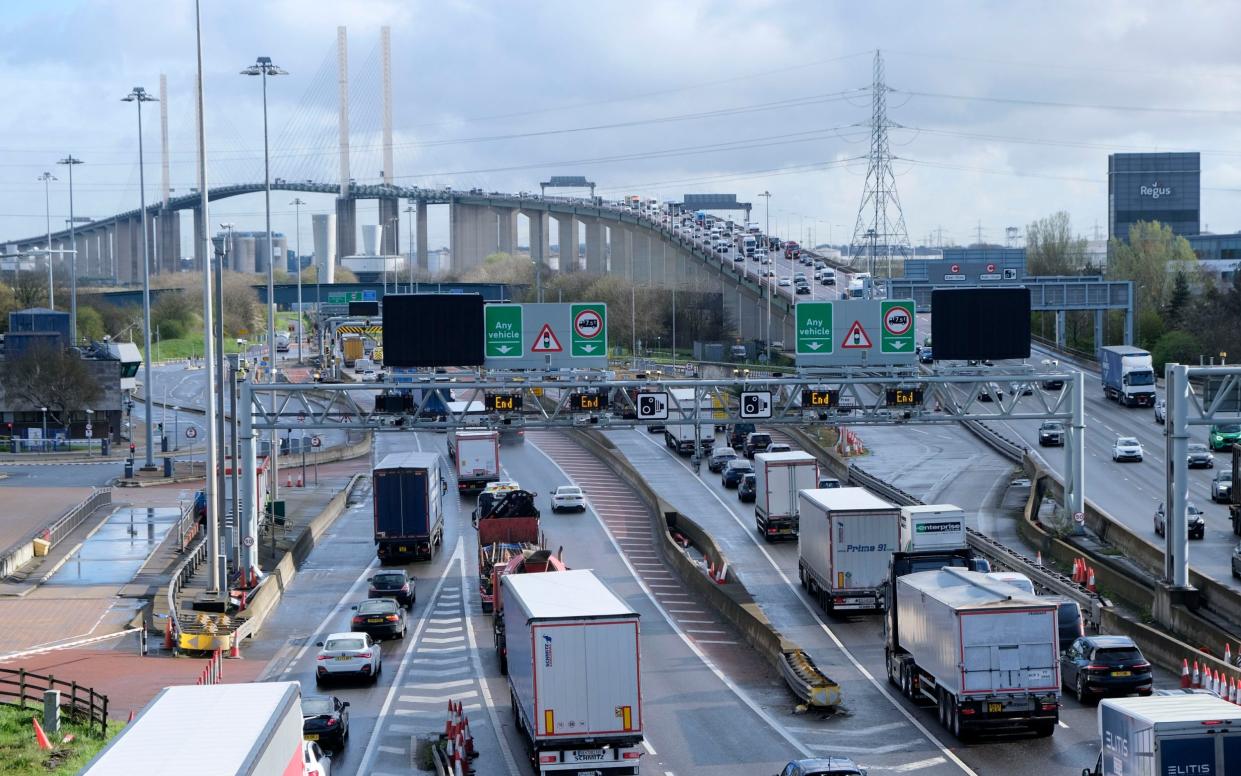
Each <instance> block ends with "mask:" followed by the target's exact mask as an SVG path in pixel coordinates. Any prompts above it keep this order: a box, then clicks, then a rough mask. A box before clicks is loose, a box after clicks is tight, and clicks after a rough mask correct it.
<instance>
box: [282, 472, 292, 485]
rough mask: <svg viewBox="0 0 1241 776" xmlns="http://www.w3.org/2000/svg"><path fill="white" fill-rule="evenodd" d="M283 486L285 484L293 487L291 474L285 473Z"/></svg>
mask: <svg viewBox="0 0 1241 776" xmlns="http://www.w3.org/2000/svg"><path fill="white" fill-rule="evenodd" d="M284 486H285V487H286V488H291V487H293V475H292V474H286V475H285V477H284Z"/></svg>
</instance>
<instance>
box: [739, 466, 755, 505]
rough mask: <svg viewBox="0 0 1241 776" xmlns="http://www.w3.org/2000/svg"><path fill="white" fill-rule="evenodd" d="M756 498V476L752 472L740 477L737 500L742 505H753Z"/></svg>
mask: <svg viewBox="0 0 1241 776" xmlns="http://www.w3.org/2000/svg"><path fill="white" fill-rule="evenodd" d="M757 496H758V476H757V475H755V474H754V472H749V473H748V474H743V475H741V482H740V483H739V484H738V485H737V500H738V501H740V502H741V503H743V504H753V503H754V499H755V498H756V497H757Z"/></svg>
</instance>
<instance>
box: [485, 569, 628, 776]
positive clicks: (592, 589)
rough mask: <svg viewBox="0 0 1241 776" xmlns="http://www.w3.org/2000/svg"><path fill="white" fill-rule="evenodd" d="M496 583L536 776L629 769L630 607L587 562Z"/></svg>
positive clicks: (616, 774) (513, 685)
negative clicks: (584, 566) (585, 566)
mask: <svg viewBox="0 0 1241 776" xmlns="http://www.w3.org/2000/svg"><path fill="white" fill-rule="evenodd" d="M500 584H501V586H502V588H503V590H502V595H503V599H504V608H503V610H502V616H503V618H504V629H503V633H504V640H505V644H504V647H505V650H506V653H507V659H508V683H509V690H510V692H511V695H512V703H513V713H514V715H515V716H516V718H517V727H518V729H519V730H520V731H521V734H522V735H523V736H524V737H525V738H526V741H527V742H528V744H529V748H530V751H531V757H532V760H533V762H534V763H535V764H536V766H537V768H538V773H539V774H540V776H541V775H542V774H556V776H562V775H564V774H595V775H596V776H631V775H632V776H636V774H637V773H638V760H639V758H641V756H642V752H643V751H644V750H643V748H642V689H641V678H640V673H639V662H640V657H639V653H640V641H639V632H638V614H637V613H636V612H635V611H633V608H632V607H630V606H629V605H627V604H626V603H625V602H624V601H622V600H621V599H620V598H619V597H617V596H616V594H615V593H613V592H612V591H611V590H609V589H608V588H607V586H606V585H604V584H603V583H602V582H601V581H599V578H598V577H596V576H595V573H594V572H593V571H590V570H588V569H581V570H571V571H561V572H559V573H556V574H505V575H504V576H502V577H500Z"/></svg>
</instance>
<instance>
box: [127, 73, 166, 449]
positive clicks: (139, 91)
mask: <svg viewBox="0 0 1241 776" xmlns="http://www.w3.org/2000/svg"><path fill="white" fill-rule="evenodd" d="M121 100H122V101H123V102H136V103H138V202H139V207H140V208H141V210H142V323H143V327H142V338H143V346H144V349H143V351H142V352H143V358H142V364H143V370H142V374H143V387H144V389H145V393H146V443H147V449H146V463H145V464H143V466H142V468H143V470H144V471H153V470H154V469H155V458H154V454H155V449H154V448H155V436H154V432H153V431H152V429H151V415H152V412H151V408H152V404H151V386H152V385H153V383H152V382H151V260H150V258H149V254H148V252H147V251H148V250H149V248H148V246H147V200H146V169H145V165H144V164H143V156H142V103H144V102H159V100H158V99H157V98H155V97H152V96H151V95H149V94H147V91H146V89H143V88H142V87H141V86H135V87H134V88H133V91H131V92H130V93H129V94H127V95H125V96H124V97H122V98H121ZM130 434H131V435H132V434H133V430H132V429H131V430H130Z"/></svg>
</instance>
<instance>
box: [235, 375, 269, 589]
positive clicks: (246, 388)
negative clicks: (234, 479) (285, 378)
mask: <svg viewBox="0 0 1241 776" xmlns="http://www.w3.org/2000/svg"><path fill="white" fill-rule="evenodd" d="M237 404H238V406H239V407H241V411H240V412H239V413H238V415H239V420H240V431H239V433H238V436H240V437H241V447H240V451H241V457H242V458H243V459H244V460H245V461H247V462H248V463H249V465H248V466H246V470H245V474H244V476H243V477H242V479H241V503H242V504H243V511H242V515H243V519H242V520H241V526H240V528H241V545H242V548H241V557H242V560H241V567H242V569H243V573H245V574H246V575H247V576H248V575H249V573H250V570H251V569H253V568H255V567H256V566H257V565H258V563H257V560H258V547H257V544H258V533H259V532H258V520H259V518H258V493H257V490H258V458H257V456H256V455H255V451H254V428H253V425H252V423H253V417H252V414H251V409H252V408H253V407H254V393H253V390H252V389H251V383H250V379H249V378H248V377H245V378H243V379H242V381H241V392H240V396H239V397H238V401H237ZM273 433H274V432H273ZM246 537H251V542H250V544H249V546H247V545H246ZM275 541H276V534H275V526H274V525H273V526H272V545H273V547H274V546H275Z"/></svg>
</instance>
